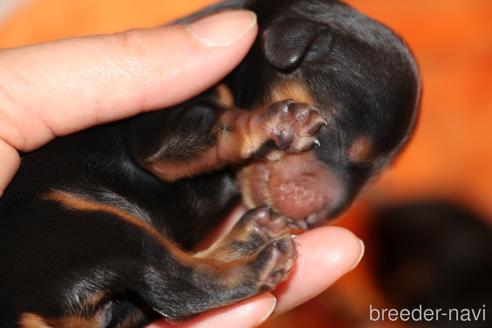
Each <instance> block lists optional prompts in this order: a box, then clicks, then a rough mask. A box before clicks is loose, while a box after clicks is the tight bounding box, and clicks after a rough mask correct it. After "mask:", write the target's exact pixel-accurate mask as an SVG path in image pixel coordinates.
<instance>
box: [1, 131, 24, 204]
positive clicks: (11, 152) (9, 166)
mask: <svg viewBox="0 0 492 328" xmlns="http://www.w3.org/2000/svg"><path fill="white" fill-rule="evenodd" d="M0 158H1V159H2V167H1V168H0V197H2V195H3V193H4V191H5V189H6V188H7V185H8V184H9V182H10V181H11V180H12V178H13V177H14V175H15V172H17V169H18V168H19V165H20V156H19V153H18V152H17V151H16V150H15V149H14V148H13V147H11V146H10V145H9V144H8V143H6V142H4V141H3V140H2V139H0Z"/></svg>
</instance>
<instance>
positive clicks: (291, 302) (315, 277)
mask: <svg viewBox="0 0 492 328" xmlns="http://www.w3.org/2000/svg"><path fill="white" fill-rule="evenodd" d="M296 242H297V243H298V245H299V246H298V252H299V257H298V261H297V263H296V266H295V267H294V270H293V271H292V273H291V276H290V277H289V279H288V280H287V281H286V282H285V283H284V284H282V285H281V286H279V288H277V290H276V291H275V292H274V294H275V295H276V296H277V299H278V305H277V310H276V313H277V314H278V313H281V312H285V311H287V310H289V309H291V308H293V307H295V306H297V305H299V304H301V303H304V302H305V301H307V300H309V299H311V298H313V297H315V296H317V295H318V294H320V293H321V292H323V291H324V290H325V289H327V288H328V287H329V286H331V285H332V284H333V283H334V282H335V281H336V280H338V279H339V278H340V277H341V276H343V275H344V274H345V273H347V272H349V271H351V270H352V269H353V268H354V267H355V266H357V264H358V263H359V262H360V260H361V258H362V256H363V253H364V247H363V243H362V241H361V240H360V239H359V238H358V237H357V236H355V235H354V234H353V233H352V232H350V231H349V230H347V229H345V228H340V227H322V228H318V229H315V230H312V231H308V232H307V233H305V234H302V235H300V236H298V237H297V238H296Z"/></svg>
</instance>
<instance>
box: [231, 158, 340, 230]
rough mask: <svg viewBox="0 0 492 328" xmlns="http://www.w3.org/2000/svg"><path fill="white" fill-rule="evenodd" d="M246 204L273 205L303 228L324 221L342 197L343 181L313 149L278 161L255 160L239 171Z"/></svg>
mask: <svg viewBox="0 0 492 328" xmlns="http://www.w3.org/2000/svg"><path fill="white" fill-rule="evenodd" d="M239 183H240V186H241V190H242V194H243V199H244V202H245V204H246V205H247V206H248V207H250V208H254V207H259V206H270V207H272V208H273V209H274V210H275V211H277V212H279V213H282V214H284V215H286V216H288V217H290V218H292V219H294V220H295V221H296V222H297V225H298V226H299V227H301V228H303V229H308V228H310V227H313V226H316V225H318V224H320V222H322V221H324V219H325V218H326V216H327V214H328V213H329V211H330V208H332V206H333V204H336V203H338V202H339V200H340V199H341V198H342V188H341V183H340V181H339V179H338V177H337V176H335V175H334V174H333V173H332V172H331V171H330V169H329V167H328V166H327V165H325V164H324V163H322V162H320V161H319V160H317V159H316V157H315V155H314V153H313V152H312V151H310V152H306V153H302V154H287V155H284V156H283V157H282V158H280V159H279V160H277V161H256V162H253V163H252V164H250V165H248V166H246V167H244V168H243V169H242V170H241V171H240V172H239Z"/></svg>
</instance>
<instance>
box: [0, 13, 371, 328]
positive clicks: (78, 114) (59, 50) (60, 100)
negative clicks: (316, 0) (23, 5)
mask: <svg viewBox="0 0 492 328" xmlns="http://www.w3.org/2000/svg"><path fill="white" fill-rule="evenodd" d="M256 33H257V25H256V16H255V15H254V14H253V13H251V12H248V11H244V10H237V11H231V12H225V13H221V14H216V15H213V16H210V17H208V18H205V19H202V20H200V21H197V22H195V23H193V24H191V25H187V26H171V27H162V28H156V29H146V30H132V31H127V32H124V33H119V34H114V35H103V36H92V37H84V38H77V39H67V40H62V41H55V42H50V43H45V44H38V45H31V46H26V47H22V48H16V49H5V50H0V163H1V166H0V195H1V194H2V193H3V191H4V190H5V189H6V188H7V186H8V183H9V182H10V180H11V179H12V177H13V176H14V175H15V172H16V171H17V169H18V168H19V165H20V155H19V153H20V152H29V151H32V150H34V149H36V148H38V147H41V146H42V145H44V144H46V143H47V142H49V141H50V140H52V139H53V138H55V137H58V136H64V135H67V134H70V133H74V132H76V131H80V130H82V129H85V128H88V127H91V126H94V125H98V124H103V123H107V122H111V121H114V120H118V119H122V118H126V117H130V116H134V115H137V114H139V113H143V112H147V111H152V110H157V109H161V108H166V107H169V106H172V105H174V104H177V103H180V102H182V101H185V100H187V99H189V98H191V97H193V96H194V95H197V94H199V93H200V92H202V91H204V90H206V89H207V88H209V87H210V86H212V85H214V84H215V83H217V82H218V81H220V80H221V79H222V78H223V77H224V76H225V75H226V74H227V73H228V72H230V71H231V70H232V69H233V68H234V67H235V66H236V65H237V64H239V62H240V61H241V59H242V58H243V57H244V56H245V55H246V53H247V51H248V50H249V48H250V46H251V45H252V43H253V41H254V39H255V37H256ZM197 76H199V77H200V78H197ZM296 242H297V243H298V245H299V246H298V252H299V257H298V260H297V263H296V265H295V267H294V269H293V272H292V273H291V275H290V277H289V279H288V280H287V281H286V282H284V283H283V284H282V285H281V286H279V287H278V288H277V289H276V290H275V291H274V292H272V293H264V294H262V295H259V296H257V297H254V298H252V299H249V300H246V301H243V302H241V303H239V304H235V305H232V306H229V307H225V308H221V309H218V310H215V311H211V312H210V313H207V314H204V315H201V316H198V317H196V318H194V319H191V320H189V321H185V322H180V323H167V322H166V321H164V320H162V321H160V322H157V323H155V324H152V325H151V326H153V327H175V328H176V327H178V328H179V327H187V328H198V327H200V328H202V327H214V328H220V327H237V328H241V327H255V326H256V325H258V324H259V323H260V322H262V321H264V320H265V319H266V318H268V317H269V316H270V315H271V314H272V313H275V314H279V313H282V312H285V311H287V310H289V309H291V308H293V307H295V306H297V305H299V304H301V303H303V302H305V301H307V300H309V299H310V298H312V297H314V296H316V295H318V294H319V293H321V292H322V291H324V290H325V289H326V288H328V287H329V286H330V285H331V284H332V283H334V282H335V281H336V280H337V279H338V278H340V277H341V276H342V275H343V274H345V273H347V272H348V271H350V270H351V269H353V268H354V267H355V266H356V265H357V264H358V262H359V261H360V259H361V257H362V255H363V252H364V246H363V243H362V242H361V241H360V240H359V239H358V238H357V237H356V236H354V235H353V234H352V233H351V232H349V231H347V230H345V229H342V228H338V227H323V228H318V229H315V230H312V231H309V232H307V233H304V234H302V235H300V236H298V237H297V238H296Z"/></svg>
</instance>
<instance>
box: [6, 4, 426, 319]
mask: <svg viewBox="0 0 492 328" xmlns="http://www.w3.org/2000/svg"><path fill="white" fill-rule="evenodd" d="M232 8H247V9H250V10H253V11H254V12H256V13H257V15H258V19H259V25H260V35H259V37H258V39H257V41H256V43H255V44H254V46H253V48H252V49H251V51H250V53H249V54H248V56H247V57H246V58H245V59H244V61H243V62H242V63H241V65H240V66H239V67H238V68H237V69H236V70H235V71H233V72H232V73H231V74H230V75H229V76H228V77H227V78H226V79H225V80H224V81H223V82H222V83H221V84H220V85H218V86H216V87H215V88H213V89H211V90H209V91H207V92H205V93H203V94H202V95H200V96H197V97H195V98H194V99H192V100H190V101H188V102H186V103H183V104H181V105H179V106H175V107H173V108H170V109H166V110H163V111H159V112H154V113H149V114H144V115H140V116H139V117H136V118H132V119H129V120H125V121H121V122H117V123H114V124H109V125H105V126H102V127H96V128H92V129H89V130H86V131H83V132H81V133H78V134H74V135H71V136H68V137H63V138H59V139H57V140H55V141H53V142H52V143H50V144H49V145H47V146H45V147H44V148H42V149H40V150H38V151H36V152H33V153H30V154H26V155H25V156H24V157H23V160H22V165H21V168H20V170H19V172H18V174H17V176H16V177H15V179H14V181H13V182H12V183H11V185H10V186H9V188H8V189H7V191H6V193H5V195H4V196H3V198H1V199H0V217H1V218H2V220H1V223H0V249H1V250H2V251H1V252H0V266H1V267H2V270H0V293H1V295H2V298H1V301H0V309H1V312H0V322H1V325H2V326H6V327H12V326H20V327H136V326H141V325H143V324H144V323H146V322H148V321H149V320H151V319H153V318H155V317H156V316H157V315H162V316H164V317H166V318H169V319H181V318H186V317H189V316H192V315H196V314H198V313H201V312H204V311H207V310H209V309H213V308H217V307H220V306H224V305H227V304H231V303H234V302H237V301H239V300H242V299H245V298H248V297H250V296H253V295H255V294H258V293H260V292H262V291H267V290H271V289H273V288H275V286H277V285H278V284H279V283H280V282H281V281H282V280H284V279H285V278H286V276H287V274H288V271H289V269H290V268H291V266H292V265H293V263H294V262H295V258H296V249H295V245H294V242H293V241H292V238H291V236H290V235H291V231H292V227H293V226H295V227H296V229H298V228H299V227H300V228H302V229H306V228H310V227H314V226H316V225H318V224H321V223H322V222H324V221H325V220H326V219H327V218H332V217H334V216H335V215H337V214H338V213H340V211H342V210H343V209H344V208H346V207H347V206H348V205H349V204H350V203H351V201H352V200H353V199H354V197H355V196H356V195H357V193H358V192H359V190H360V189H361V188H362V187H363V186H364V184H365V183H366V182H367V181H368V180H369V179H370V178H371V177H373V176H374V175H375V174H376V173H377V172H379V171H380V170H381V169H382V168H383V167H384V166H385V165H386V164H388V163H389V162H390V161H391V159H392V158H394V156H395V155H396V154H397V153H398V151H399V150H400V149H401V147H402V146H403V144H404V143H405V141H406V140H407V137H408V135H409V133H410V132H411V130H412V128H413V125H414V121H415V117H416V112H417V107H418V102H419V93H420V84H419V78H418V72H417V67H416V64H415V62H414V59H413V57H412V55H411V53H410V52H409V50H408V49H407V47H406V46H405V44H404V43H403V42H402V41H401V40H400V39H399V38H398V37H397V36H396V35H395V34H394V33H393V32H391V31H390V30H388V29H387V28H386V27H384V26H382V25H380V24H379V23H376V22H374V21H373V20H371V19H369V18H367V17H365V16H364V15H362V14H360V13H359V12H357V11H355V10H354V9H352V8H350V7H349V6H347V5H345V4H343V3H341V2H339V1H332V0H234V1H227V2H225V3H221V4H218V5H215V6H212V7H210V8H208V9H205V10H204V11H202V12H201V13H198V14H196V15H194V16H191V17H189V18H187V19H185V20H183V21H181V22H178V23H184V22H189V21H191V20H194V19H197V18H198V17H201V16H205V15H207V14H210V13H214V12H217V11H220V10H225V9H232ZM241 196H242V198H243V200H244V202H245V203H246V204H247V205H248V206H249V207H250V208H251V210H250V211H249V212H247V213H246V214H245V215H244V216H243V217H242V218H241V220H240V221H239V222H238V223H237V225H236V226H235V227H234V228H233V229H232V231H231V232H229V233H228V234H227V235H226V236H224V237H223V238H221V239H220V240H218V241H217V242H215V243H214V244H213V245H212V246H211V247H210V248H209V249H207V250H205V251H202V252H193V251H192V249H193V247H194V246H195V245H196V244H197V243H198V242H199V241H200V240H201V239H203V238H204V236H206V235H207V233H209V232H210V231H211V230H212V229H213V228H214V227H216V226H217V225H218V224H219V223H220V221H221V219H223V218H224V217H225V216H226V215H227V213H228V212H229V211H230V210H231V208H232V207H233V206H234V205H235V204H236V203H237V202H238V201H239V200H240V198H241Z"/></svg>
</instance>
